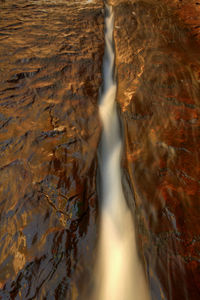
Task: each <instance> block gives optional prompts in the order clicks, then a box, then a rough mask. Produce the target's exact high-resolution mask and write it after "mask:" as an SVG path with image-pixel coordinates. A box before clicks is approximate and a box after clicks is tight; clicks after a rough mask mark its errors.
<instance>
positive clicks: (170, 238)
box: [113, 1, 200, 300]
mask: <svg viewBox="0 0 200 300" xmlns="http://www.w3.org/2000/svg"><path fill="white" fill-rule="evenodd" d="M113 4H114V5H115V32H114V35H115V45H116V65H117V71H118V95H117V101H118V102H119V105H120V107H121V116H122V119H123V127H124V132H125V137H124V139H125V153H124V161H123V165H124V167H125V169H126V170H127V171H125V174H128V175H127V176H126V177H129V184H130V186H131V189H132V191H133V192H134V195H135V205H136V208H135V213H136V225H137V229H138V242H139V244H140V253H141V258H142V259H143V260H144V262H145V265H146V271H147V276H148V278H149V280H150V287H151V290H152V298H153V299H168V300H169V299H171V300H172V299H173V300H176V299H177V300H179V299H190V300H195V299H198V296H199V293H200V272H199V271H200V226H199V216H200V181H199V178H200V176H199V175H200V167H199V166H200V164H199V161H200V153H199V143H200V140H199V125H200V119H199V116H200V107H199V101H200V89H199V81H200V76H199V74H200V73H199V71H200V55H199V45H198V39H197V38H198V35H194V31H193V29H192V30H190V28H191V26H190V24H189V22H188V21H187V20H189V19H187V18H185V17H182V16H183V12H184V7H185V6H184V5H183V4H182V5H181V4H180V5H179V8H180V10H179V11H178V10H176V9H175V8H177V6H175V4H174V5H170V3H169V1H168V2H167V3H166V1H113ZM171 4H172V3H171ZM186 4H187V3H186V2H185V5H186ZM188 5H189V4H188ZM185 13H186V14H187V12H186V10H185ZM178 14H179V16H180V18H177V15H178ZM192 16H193V17H194V15H193V13H192ZM186 19H187V20H186ZM195 22H196V21H195ZM196 29H197V28H196ZM197 31H198V30H197ZM130 206H131V207H133V208H134V205H133V203H130Z"/></svg>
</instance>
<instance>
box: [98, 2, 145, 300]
mask: <svg viewBox="0 0 200 300" xmlns="http://www.w3.org/2000/svg"><path fill="white" fill-rule="evenodd" d="M105 6H106V7H105V9H106V17H105V54H104V60H103V86H102V90H101V95H100V100H99V112H100V117H101V120H102V123H103V132H102V137H101V142H100V145H99V153H98V161H99V169H100V176H99V177H100V178H99V197H100V201H101V202H100V208H101V221H100V236H99V245H98V254H97V255H98V257H97V267H96V269H95V280H96V290H95V297H94V299H95V300H147V299H149V296H148V288H147V284H146V281H145V276H144V273H143V269H142V266H141V264H140V262H139V259H138V256H137V249H136V243H135V231H134V225H133V221H132V216H131V213H130V210H129V208H128V207H127V204H126V200H125V198H124V194H123V189H122V183H121V166H120V164H121V151H122V138H121V134H120V122H119V119H118V114H117V105H116V101H115V98H116V90H117V84H116V80H115V70H114V64H115V52H114V39H113V24H114V15H113V10H112V7H111V6H109V5H107V4H106V5H105Z"/></svg>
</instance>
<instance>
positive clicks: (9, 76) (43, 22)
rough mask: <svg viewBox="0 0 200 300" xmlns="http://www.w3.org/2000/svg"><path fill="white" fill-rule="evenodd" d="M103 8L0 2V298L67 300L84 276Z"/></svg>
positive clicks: (90, 240)
mask: <svg viewBox="0 0 200 300" xmlns="http://www.w3.org/2000/svg"><path fill="white" fill-rule="evenodd" d="M102 9H103V2H102V1H100V0H97V1H92V2H88V1H82V2H81V1H58V2H56V3H55V1H35V2H34V1H19V3H18V2H16V1H5V2H4V3H1V4H0V107H1V108H0V186H1V187H0V195H1V196H0V254H1V255H0V288H1V290H0V299H7V298H9V299H19V298H20V299H36V298H37V299H52V298H53V299H62V300H63V299H70V300H72V299H75V295H76V294H78V293H79V288H80V283H79V280H80V277H83V274H84V278H85V279H86V278H87V274H89V272H90V269H91V261H92V259H93V256H92V255H93V254H92V253H93V248H94V243H95V239H96V233H95V230H96V224H95V222H96V214H97V193H96V182H95V181H96V180H95V179H96V168H97V162H96V149H97V144H98V140H99V135H100V129H101V126H100V122H99V118H98V109H97V98H98V91H99V86H100V85H101V66H102V55H103V52H104V32H103V30H104V13H103V11H102ZM89 224H90V226H89ZM88 228H89V229H88ZM82 281H83V280H82Z"/></svg>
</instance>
